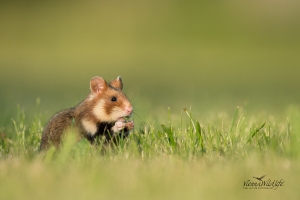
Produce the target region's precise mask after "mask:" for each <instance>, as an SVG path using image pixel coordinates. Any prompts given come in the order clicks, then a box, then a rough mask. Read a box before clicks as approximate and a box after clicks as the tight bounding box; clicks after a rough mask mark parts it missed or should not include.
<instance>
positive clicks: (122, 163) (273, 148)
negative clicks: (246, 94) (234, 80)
mask: <svg viewBox="0 0 300 200" xmlns="http://www.w3.org/2000/svg"><path fill="white" fill-rule="evenodd" d="M290 111H291V112H290V113H289V114H288V116H287V118H286V119H285V120H284V121H277V118H276V117H275V116H269V117H268V116H265V115H257V116H252V117H250V116H245V115H244V113H243V111H241V109H240V108H237V109H236V112H235V114H234V115H233V116H232V117H226V116H225V115H224V113H223V115H222V114H220V113H219V114H218V116H217V114H216V115H215V116H217V117H215V118H212V119H210V120H211V121H209V122H198V121H197V120H196V119H195V118H193V117H192V112H191V111H190V110H183V112H182V113H181V114H179V115H177V117H178V118H177V119H176V115H173V118H174V119H173V118H172V117H171V115H170V114H169V113H168V112H165V120H162V121H161V122H162V123H164V124H162V125H161V127H155V126H154V125H149V124H146V125H144V126H138V128H137V129H135V130H134V131H133V133H132V134H131V136H130V137H129V138H128V139H126V140H123V141H121V143H120V145H118V146H115V147H111V148H106V150H105V151H103V150H100V149H99V148H94V147H91V146H90V145H89V143H88V142H87V141H85V140H83V141H80V142H79V143H78V142H74V139H73V138H72V137H69V138H66V140H65V142H64V146H63V148H62V149H61V151H60V152H54V151H53V149H51V150H49V151H48V152H47V153H46V154H45V155H41V154H38V152H37V150H38V146H39V140H40V132H41V131H42V125H41V122H40V119H39V118H38V117H36V118H34V120H33V122H32V123H29V124H26V123H24V117H25V116H24V114H25V113H24V112H22V111H20V112H19V114H18V115H19V117H18V119H16V120H14V121H13V123H14V129H15V130H14V132H15V134H16V135H15V136H16V137H14V138H10V137H5V136H4V135H3V134H2V138H1V149H0V155H1V163H0V168H1V170H0V171H1V172H0V176H1V182H0V184H1V188H2V189H3V191H5V192H2V193H1V199H20V198H21V199H40V198H43V199H53V198H56V199H63V198H72V199H82V198H105V199H120V198H122V199H153V198H158V199H170V198H171V199H182V198H189V199H199V198H214V199H215V198H223V199H240V198H243V199H252V198H272V199H282V198H284V197H288V198H289V199H297V198H299V195H298V193H297V192H296V191H297V187H298V186H297V182H298V179H297V176H295V174H298V173H299V169H300V168H299V165H300V162H299V156H300V154H299V153H300V148H299V145H298V144H299V134H298V133H299V131H300V119H299V109H298V108H292V109H290ZM258 116H259V117H258ZM263 175H266V177H265V178H264V180H265V181H267V180H269V179H270V180H271V181H273V180H281V181H282V182H283V186H279V187H268V189H266V188H264V189H245V187H244V184H245V182H246V181H248V180H250V181H252V182H255V181H256V179H254V178H253V176H255V177H260V176H263Z"/></svg>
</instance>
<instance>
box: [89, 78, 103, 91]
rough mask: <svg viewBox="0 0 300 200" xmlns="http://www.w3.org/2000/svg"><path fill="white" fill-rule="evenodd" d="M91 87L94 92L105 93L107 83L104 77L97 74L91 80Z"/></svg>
mask: <svg viewBox="0 0 300 200" xmlns="http://www.w3.org/2000/svg"><path fill="white" fill-rule="evenodd" d="M90 88H91V91H92V92H94V93H103V92H104V91H105V90H106V88H107V83H106V81H105V80H104V79H103V78H101V77H99V76H95V77H93V78H92V79H91V81H90Z"/></svg>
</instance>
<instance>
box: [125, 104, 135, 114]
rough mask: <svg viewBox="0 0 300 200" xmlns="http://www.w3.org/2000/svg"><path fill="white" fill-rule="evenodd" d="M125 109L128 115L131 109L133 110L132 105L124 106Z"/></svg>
mask: <svg viewBox="0 0 300 200" xmlns="http://www.w3.org/2000/svg"><path fill="white" fill-rule="evenodd" d="M125 110H126V112H127V114H128V115H131V114H132V111H133V107H132V106H127V107H126V108H125Z"/></svg>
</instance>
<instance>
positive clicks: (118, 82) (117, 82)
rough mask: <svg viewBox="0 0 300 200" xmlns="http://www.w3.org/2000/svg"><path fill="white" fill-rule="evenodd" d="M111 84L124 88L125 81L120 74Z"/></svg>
mask: <svg viewBox="0 0 300 200" xmlns="http://www.w3.org/2000/svg"><path fill="white" fill-rule="evenodd" d="M109 84H110V85H111V86H113V87H114V88H117V89H119V90H122V89H123V82H122V78H121V76H118V78H117V79H116V80H112V81H111V82H110V83H109Z"/></svg>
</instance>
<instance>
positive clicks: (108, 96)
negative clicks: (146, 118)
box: [88, 76, 133, 122]
mask: <svg viewBox="0 0 300 200" xmlns="http://www.w3.org/2000/svg"><path fill="white" fill-rule="evenodd" d="M90 89H91V94H90V95H89V97H88V100H89V101H92V105H93V106H92V113H93V114H94V116H95V117H96V118H97V120H99V121H101V122H116V121H118V120H119V119H122V118H126V117H130V116H131V114H132V112H133V107H132V105H131V103H130V101H129V100H128V98H127V97H126V95H125V94H124V93H123V92H122V89H123V82H122V79H121V77H120V76H118V77H117V78H116V79H115V80H112V81H111V82H110V83H109V84H108V83H107V82H106V81H105V80H104V79H103V78H101V77H98V76H95V77H93V78H92V79H91V81H90Z"/></svg>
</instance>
